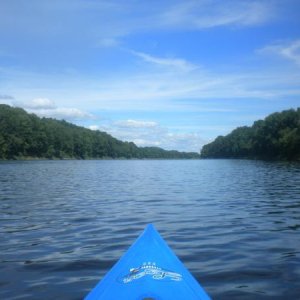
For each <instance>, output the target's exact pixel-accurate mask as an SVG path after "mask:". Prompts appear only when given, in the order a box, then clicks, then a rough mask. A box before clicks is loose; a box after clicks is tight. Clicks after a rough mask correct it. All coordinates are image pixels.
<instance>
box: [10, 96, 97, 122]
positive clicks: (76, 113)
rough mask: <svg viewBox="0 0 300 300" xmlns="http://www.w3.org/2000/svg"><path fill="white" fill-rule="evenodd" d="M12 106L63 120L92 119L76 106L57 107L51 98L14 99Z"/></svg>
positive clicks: (90, 115)
mask: <svg viewBox="0 0 300 300" xmlns="http://www.w3.org/2000/svg"><path fill="white" fill-rule="evenodd" d="M14 106H18V107H22V108H24V109H26V110H27V111H29V112H32V113H35V114H37V115H38V116H42V117H49V118H55V119H65V120H86V119H93V118H94V116H93V115H92V114H90V113H87V112H85V111H82V110H80V109H78V108H69V107H57V106H56V104H55V102H54V101H53V100H50V99H48V98H35V99H33V100H30V101H24V102H21V101H14Z"/></svg>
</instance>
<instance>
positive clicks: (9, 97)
mask: <svg viewBox="0 0 300 300" xmlns="http://www.w3.org/2000/svg"><path fill="white" fill-rule="evenodd" d="M0 100H14V97H13V96H11V95H6V94H0Z"/></svg>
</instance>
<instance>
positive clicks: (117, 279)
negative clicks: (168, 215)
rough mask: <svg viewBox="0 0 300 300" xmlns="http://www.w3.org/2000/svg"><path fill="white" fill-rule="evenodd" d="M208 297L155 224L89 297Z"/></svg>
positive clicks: (113, 299)
mask: <svg viewBox="0 0 300 300" xmlns="http://www.w3.org/2000/svg"><path fill="white" fill-rule="evenodd" d="M98 299H99V300H100V299H101V300H117V299H127V300H169V299H170V300H176V299H178V300H179V299H185V300H208V299H210V297H209V296H208V295H207V293H206V292H205V291H204V289H203V288H202V287H201V286H200V284H199V283H198V282H197V281H196V280H195V278H194V277H193V276H192V275H191V273H190V272H189V271H188V270H187V269H186V268H185V266H184V265H183V264H182V262H181V261H180V260H179V259H178V258H177V256H176V255H175V254H174V253H173V251H172V250H171V249H170V248H169V246H168V245H167V244H166V242H165V241H164V240H163V239H162V237H161V236H160V235H159V233H158V232H157V231H156V229H155V228H154V226H153V225H152V224H150V225H148V226H147V227H146V229H145V230H144V232H143V233H142V234H141V235H140V236H139V238H138V239H137V240H136V241H135V243H134V244H133V245H132V246H131V247H130V248H129V249H128V251H127V252H126V253H125V254H124V255H123V256H122V257H121V258H120V260H119V261H118V262H117V263H116V264H115V265H114V266H113V268H112V269H111V270H110V271H109V272H108V273H107V274H106V275H105V276H104V278H103V279H102V280H101V281H100V282H99V283H98V284H97V285H96V287H95V288H94V289H93V290H92V291H91V292H90V293H89V294H88V295H87V296H86V297H85V300H98Z"/></svg>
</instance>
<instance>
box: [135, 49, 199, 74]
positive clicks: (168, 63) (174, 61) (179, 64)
mask: <svg viewBox="0 0 300 300" xmlns="http://www.w3.org/2000/svg"><path fill="white" fill-rule="evenodd" d="M131 53H132V54H134V55H136V56H138V57H140V58H142V59H143V60H144V61H146V62H149V63H153V64H155V65H158V66H163V67H172V68H178V69H180V70H183V71H191V70H194V69H197V68H198V67H197V66H196V65H193V64H191V63H190V62H188V61H186V60H184V59H180V58H161V57H155V56H152V55H149V54H146V53H142V52H136V51H131Z"/></svg>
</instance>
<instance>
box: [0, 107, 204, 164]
mask: <svg viewBox="0 0 300 300" xmlns="http://www.w3.org/2000/svg"><path fill="white" fill-rule="evenodd" d="M28 158H32V159H34V158H46V159H105V158H125V159H130V158H137V159H179V158H180V159H192V158H199V154H198V153H194V152H178V151H167V150H164V149H161V148H158V147H137V146H136V145H135V144H134V143H132V142H123V141H120V140H118V139H116V138H114V137H112V136H111V135H109V134H107V133H105V132H101V131H98V130H97V131H93V130H90V129H87V128H84V127H80V126H77V125H74V124H72V123H69V122H66V121H64V120H63V121H59V120H56V119H52V118H39V117H38V116H36V115H35V114H29V113H27V112H26V111H25V110H23V109H22V108H17V107H11V106H9V105H5V104H0V159H2V160H5V159H28Z"/></svg>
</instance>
